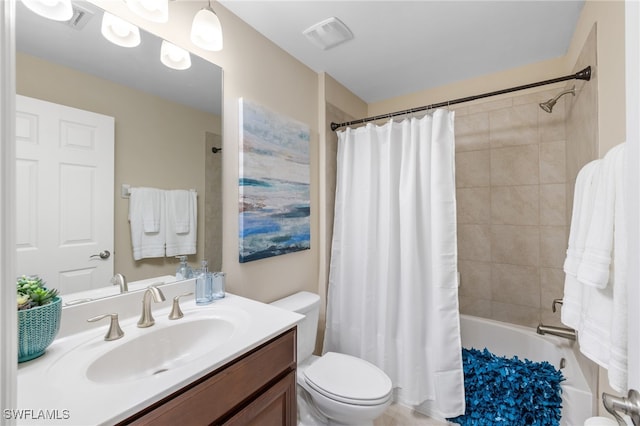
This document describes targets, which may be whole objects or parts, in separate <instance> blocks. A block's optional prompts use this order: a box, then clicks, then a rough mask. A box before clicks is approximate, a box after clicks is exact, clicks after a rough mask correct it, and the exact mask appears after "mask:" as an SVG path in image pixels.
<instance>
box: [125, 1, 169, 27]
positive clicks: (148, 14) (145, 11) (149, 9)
mask: <svg viewBox="0 0 640 426" xmlns="http://www.w3.org/2000/svg"><path fill="white" fill-rule="evenodd" d="M127 6H128V7H129V9H130V10H131V11H132V12H134V13H135V14H136V15H138V16H140V17H141V18H144V19H146V20H148V21H152V22H160V23H164V22H167V21H168V20H169V1H168V0H127Z"/></svg>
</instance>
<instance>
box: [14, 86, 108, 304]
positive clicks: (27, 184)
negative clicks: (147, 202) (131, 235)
mask: <svg viewBox="0 0 640 426" xmlns="http://www.w3.org/2000/svg"><path fill="white" fill-rule="evenodd" d="M16 159H17V166H16V170H17V176H16V177H17V194H16V195H17V196H16V201H17V202H16V212H17V232H16V241H17V273H18V275H19V276H20V275H36V274H37V275H39V276H40V277H42V278H43V279H44V280H45V281H46V282H47V286H48V287H53V288H57V289H58V290H59V291H60V292H61V293H63V294H64V293H70V292H76V291H83V290H89V289H92V288H97V287H103V286H105V285H107V284H108V283H109V280H110V279H111V277H112V276H113V257H112V256H106V257H105V256H92V255H95V254H96V253H101V252H104V251H106V250H108V251H113V196H110V195H111V194H113V193H114V192H113V191H114V176H113V173H114V167H113V161H114V119H113V117H108V116H106V115H101V114H95V113H93V112H89V111H83V110H80V109H76V108H70V107H66V106H63V105H58V104H55V103H51V102H45V101H41V100H38V99H34V98H28V97H25V96H17V97H16ZM105 195H106V196H105Z"/></svg>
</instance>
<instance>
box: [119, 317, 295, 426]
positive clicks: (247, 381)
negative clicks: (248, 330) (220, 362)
mask: <svg viewBox="0 0 640 426" xmlns="http://www.w3.org/2000/svg"><path fill="white" fill-rule="evenodd" d="M295 367H296V329H295V328H293V329H291V330H289V331H287V332H285V333H283V334H282V335H280V336H279V337H276V338H275V339H273V340H271V341H269V342H267V343H265V344H264V345H262V346H260V347H258V348H256V349H254V350H253V351H251V352H249V353H248V354H246V355H244V356H243V357H241V358H240V359H238V360H235V361H233V362H232V363H230V364H227V365H226V366H224V367H222V368H221V369H219V370H216V371H214V372H212V373H210V374H209V375H207V376H205V377H203V378H202V379H200V380H198V381H196V382H194V383H193V384H191V385H189V386H187V387H185V388H183V389H181V390H179V391H178V392H176V393H174V394H173V395H171V396H169V397H167V398H165V399H164V400H163V401H160V402H158V403H157V404H155V405H154V406H152V407H150V411H148V412H146V413H145V414H143V415H142V416H140V417H139V415H135V416H133V417H132V418H130V419H128V420H126V421H125V422H124V423H125V424H134V425H154V426H156V425H171V426H173V425H176V424H189V425H205V424H211V423H214V422H215V421H216V420H218V419H220V418H221V417H223V416H225V415H226V414H227V413H229V412H230V411H232V410H234V409H236V408H237V407H239V406H240V405H242V404H244V403H245V402H246V401H249V400H250V399H252V398H255V396H256V395H257V394H258V392H261V391H264V389H265V387H266V386H267V385H269V384H270V383H271V382H273V381H275V380H276V379H279V377H280V376H281V375H282V374H283V373H286V372H288V371H293V370H295Z"/></svg>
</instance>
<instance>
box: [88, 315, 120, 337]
mask: <svg viewBox="0 0 640 426" xmlns="http://www.w3.org/2000/svg"><path fill="white" fill-rule="evenodd" d="M107 317H109V318H111V323H110V324H109V330H108V331H107V334H105V336H104V340H106V341H110V340H118V339H119V338H121V337H122V336H124V331H122V329H121V328H120V323H119V322H118V314H117V313H113V314H104V315H98V316H97V317H93V318H89V319H88V320H87V322H96V321H100V320H101V319H105V318H107Z"/></svg>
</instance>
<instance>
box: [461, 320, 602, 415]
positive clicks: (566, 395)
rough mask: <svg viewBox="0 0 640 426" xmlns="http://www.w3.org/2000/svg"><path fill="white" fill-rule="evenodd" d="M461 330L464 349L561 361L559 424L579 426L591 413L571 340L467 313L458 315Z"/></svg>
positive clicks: (589, 396) (588, 391)
mask: <svg viewBox="0 0 640 426" xmlns="http://www.w3.org/2000/svg"><path fill="white" fill-rule="evenodd" d="M460 331H461V337H462V347H464V348H475V349H480V350H482V349H484V348H485V347H486V348H487V349H489V351H491V352H493V353H494V354H495V355H499V356H507V357H512V356H514V355H517V356H518V358H522V359H524V358H526V359H529V360H531V361H538V362H539V361H547V362H549V363H550V364H552V365H553V366H554V367H556V368H560V367H561V363H562V364H564V367H562V368H561V371H562V374H563V375H564V377H565V381H563V382H562V419H561V421H560V424H561V425H562V426H582V425H583V424H584V421H585V420H586V419H587V418H589V417H591V416H592V415H593V414H592V411H593V394H592V392H591V389H590V387H589V385H588V382H587V379H586V377H585V375H584V374H583V372H582V371H581V369H580V365H579V364H578V360H577V359H576V356H575V354H574V352H573V349H572V343H573V342H571V341H569V340H566V339H562V338H560V337H555V336H549V335H545V336H541V335H539V334H537V333H536V331H535V329H533V328H529V327H522V326H518V325H514V324H508V323H504V322H500V321H493V320H490V319H485V318H478V317H473V316H469V315H460ZM563 359H564V362H563V361H562V360H563Z"/></svg>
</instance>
